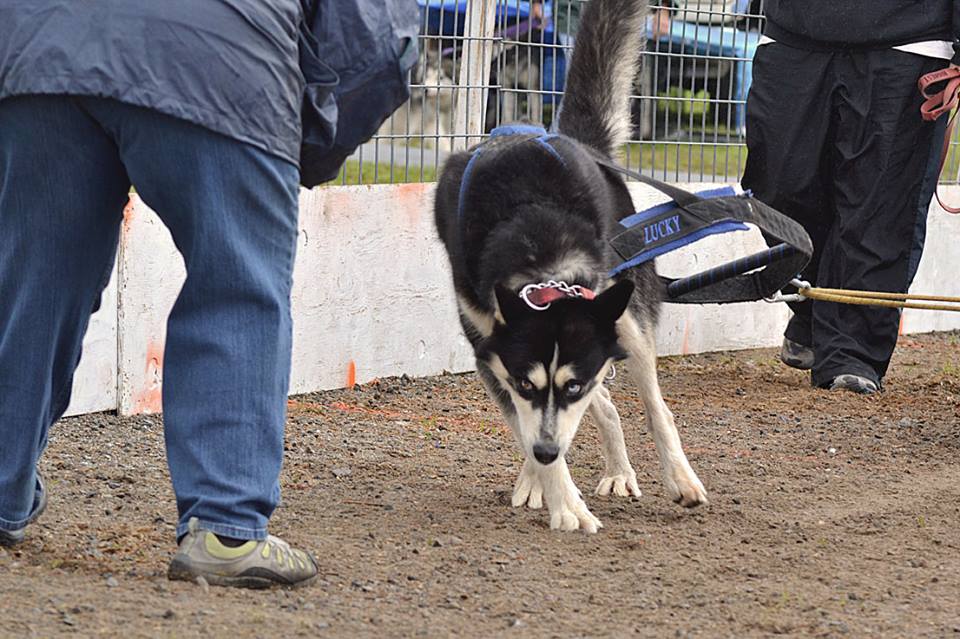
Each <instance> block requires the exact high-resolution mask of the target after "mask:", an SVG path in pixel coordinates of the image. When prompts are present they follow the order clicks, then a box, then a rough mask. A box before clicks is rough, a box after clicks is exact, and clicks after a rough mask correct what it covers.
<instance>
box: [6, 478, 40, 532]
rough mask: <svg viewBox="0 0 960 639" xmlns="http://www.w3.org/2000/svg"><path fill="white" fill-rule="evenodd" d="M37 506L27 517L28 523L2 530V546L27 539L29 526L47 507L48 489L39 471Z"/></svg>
mask: <svg viewBox="0 0 960 639" xmlns="http://www.w3.org/2000/svg"><path fill="white" fill-rule="evenodd" d="M36 499H37V507H36V508H34V509H33V514H32V515H30V517H28V518H27V521H26V523H24V524H23V526H21V527H20V528H17V529H16V530H0V546H16V545H17V544H19V543H22V542H23V540H24V539H26V536H27V534H26V531H27V526H29V525H30V524H32V523H33V522H35V521H36V520H37V517H39V516H40V515H42V514H43V511H45V510H46V509H47V489H46V488H45V487H44V485H43V479H42V478H41V477H40V473H37V497H36Z"/></svg>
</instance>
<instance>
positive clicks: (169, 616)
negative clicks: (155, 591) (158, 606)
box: [163, 608, 177, 619]
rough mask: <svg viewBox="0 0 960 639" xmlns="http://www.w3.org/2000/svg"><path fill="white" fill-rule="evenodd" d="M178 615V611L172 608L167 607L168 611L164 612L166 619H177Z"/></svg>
mask: <svg viewBox="0 0 960 639" xmlns="http://www.w3.org/2000/svg"><path fill="white" fill-rule="evenodd" d="M176 616H177V613H175V612H174V611H173V610H170V609H169V608H167V610H166V612H164V613H163V618H164V619H175V618H176Z"/></svg>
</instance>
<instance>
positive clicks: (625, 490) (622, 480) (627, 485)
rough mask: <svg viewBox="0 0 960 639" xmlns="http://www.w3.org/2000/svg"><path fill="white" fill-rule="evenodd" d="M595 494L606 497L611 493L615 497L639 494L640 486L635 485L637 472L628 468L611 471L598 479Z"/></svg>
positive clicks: (637, 495)
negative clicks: (619, 471)
mask: <svg viewBox="0 0 960 639" xmlns="http://www.w3.org/2000/svg"><path fill="white" fill-rule="evenodd" d="M594 493H595V494H597V495H600V496H601V497H606V496H607V495H609V494H610V493H613V494H614V495H616V496H617V497H630V496H631V495H632V496H634V497H639V496H640V494H641V493H640V486H638V485H637V473H635V472H633V469H632V468H628V469H627V470H626V471H624V472H621V473H611V474H609V475H607V476H606V477H604V478H603V479H601V480H600V483H599V484H598V485H597V489H596V490H595V491H594Z"/></svg>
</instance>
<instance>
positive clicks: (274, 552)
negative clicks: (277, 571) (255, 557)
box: [260, 535, 307, 570]
mask: <svg viewBox="0 0 960 639" xmlns="http://www.w3.org/2000/svg"><path fill="white" fill-rule="evenodd" d="M260 555H261V556H262V557H263V558H264V559H271V558H272V560H273V561H274V562H275V563H277V564H278V565H280V567H281V568H282V567H287V566H289V567H290V568H291V569H293V570H297V569H298V568H299V569H300V570H306V569H307V556H306V554H305V553H303V552H301V551H299V550H295V549H294V548H293V547H291V546H290V544H289V543H287V542H286V541H284V540H283V539H280V538H279V537H274V536H273V535H267V539H266V543H264V545H263V550H261V551H260Z"/></svg>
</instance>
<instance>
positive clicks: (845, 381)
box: [830, 373, 880, 395]
mask: <svg viewBox="0 0 960 639" xmlns="http://www.w3.org/2000/svg"><path fill="white" fill-rule="evenodd" d="M830 390H832V391H835V390H848V391H850V392H851V393H857V394H859V395H872V394H873V393H876V392H877V391H878V390H880V389H879V387H878V386H877V384H876V382H874V381H872V380H869V379H867V378H866V377H860V376H859V375H853V374H852V373H847V374H845V375H837V376H836V377H834V378H833V382H832V383H831V384H830Z"/></svg>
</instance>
